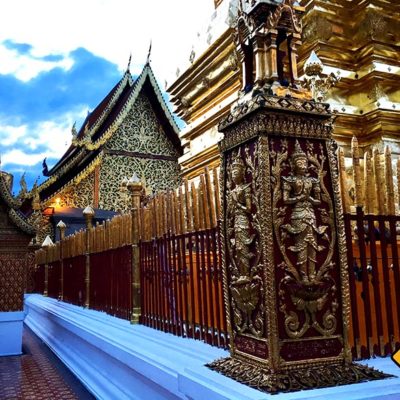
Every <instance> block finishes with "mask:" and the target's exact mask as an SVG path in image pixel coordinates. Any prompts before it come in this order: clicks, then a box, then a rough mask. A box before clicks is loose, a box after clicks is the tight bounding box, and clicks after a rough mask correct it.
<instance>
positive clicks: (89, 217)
mask: <svg viewBox="0 0 400 400" xmlns="http://www.w3.org/2000/svg"><path fill="white" fill-rule="evenodd" d="M82 214H83V216H84V217H85V221H86V235H85V236H86V254H85V255H86V270H85V292H86V293H85V308H89V306H90V231H91V229H92V221H93V217H94V214H95V213H94V210H93V208H92V207H91V206H87V207H86V208H85V209H84V210H83V212H82Z"/></svg>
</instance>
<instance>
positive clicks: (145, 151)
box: [20, 63, 182, 241]
mask: <svg viewBox="0 0 400 400" xmlns="http://www.w3.org/2000/svg"><path fill="white" fill-rule="evenodd" d="M72 135H73V139H72V144H71V146H70V147H69V148H68V150H67V151H66V152H65V154H64V155H63V156H62V157H61V159H60V160H59V161H58V162H57V163H56V165H54V166H53V167H52V168H51V169H48V168H47V165H46V163H45V162H44V171H43V173H44V175H45V176H47V177H48V179H47V180H46V181H45V182H43V183H42V184H41V185H39V186H37V185H34V187H33V189H32V190H31V191H30V192H29V193H22V194H20V196H21V197H24V198H25V208H26V209H28V210H29V208H30V207H31V208H32V209H33V211H34V212H33V213H32V214H31V216H30V220H31V221H32V223H34V224H35V225H36V226H38V227H39V229H38V231H39V232H38V235H39V238H38V240H39V241H42V240H43V239H44V237H45V236H46V235H47V234H50V236H52V237H54V236H55V229H54V227H55V225H56V224H57V222H58V221H59V220H60V219H61V217H65V218H69V217H71V216H72V215H73V214H74V213H75V214H76V212H74V211H73V210H74V209H77V208H78V209H83V208H85V207H86V206H87V205H92V206H93V207H94V208H95V209H101V210H111V211H123V210H126V209H127V208H128V206H129V204H130V203H129V199H128V197H127V196H126V183H127V180H128V179H129V178H130V177H132V176H133V175H134V174H136V176H137V177H138V179H140V180H142V182H143V184H144V186H145V187H146V190H147V191H148V192H150V193H151V192H152V191H159V190H166V189H170V188H174V187H176V186H177V185H178V183H179V166H178V157H179V156H181V155H182V149H181V145H180V140H179V137H178V127H177V125H176V123H175V121H174V118H173V116H172V114H171V112H170V111H169V109H168V107H167V105H166V103H165V101H164V99H163V97H162V94H161V91H160V89H159V87H158V84H157V82H156V79H155V77H154V75H153V72H152V69H151V67H150V64H149V63H146V65H145V66H144V68H143V70H142V72H141V74H140V75H139V76H138V77H137V78H136V79H135V80H134V79H133V78H132V76H131V74H130V71H129V68H128V69H127V71H126V72H125V73H124V75H123V77H122V78H121V80H120V81H119V82H118V83H117V84H116V85H115V87H114V88H113V89H112V90H111V91H110V93H108V94H107V96H106V97H105V98H104V99H103V101H101V103H100V104H99V105H98V106H97V107H96V108H95V109H94V110H93V111H92V112H91V113H90V114H89V115H88V116H87V118H86V120H85V121H84V123H83V125H82V127H81V129H80V130H79V131H77V130H76V128H75V126H74V127H73V128H72ZM124 184H125V187H124ZM64 214H65V215H64ZM60 215H61V217H60ZM104 218H107V215H104ZM104 218H103V219H104ZM49 221H50V222H52V223H49ZM82 222H83V221H82Z"/></svg>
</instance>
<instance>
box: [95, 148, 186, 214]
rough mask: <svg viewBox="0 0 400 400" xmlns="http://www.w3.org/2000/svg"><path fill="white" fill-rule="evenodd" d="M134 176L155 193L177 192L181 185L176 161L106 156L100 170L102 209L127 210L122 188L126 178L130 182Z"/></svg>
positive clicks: (100, 205)
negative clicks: (175, 189) (162, 191)
mask: <svg viewBox="0 0 400 400" xmlns="http://www.w3.org/2000/svg"><path fill="white" fill-rule="evenodd" d="M134 172H136V174H137V175H138V177H139V178H140V179H142V180H143V181H144V184H145V187H146V188H147V189H152V190H154V191H160V190H167V189H171V188H175V187H177V186H178V183H179V165H178V163H177V162H176V161H167V160H158V159H147V158H134V157H126V156H118V155H107V156H105V157H104V161H103V164H102V166H101V170H100V195H99V207H100V208H104V209H107V210H121V209H123V208H124V207H122V204H121V193H120V184H121V181H122V179H123V177H124V176H126V177H128V178H129V177H131V176H132V175H133V173H134Z"/></svg>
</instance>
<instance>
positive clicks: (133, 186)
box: [127, 173, 143, 324]
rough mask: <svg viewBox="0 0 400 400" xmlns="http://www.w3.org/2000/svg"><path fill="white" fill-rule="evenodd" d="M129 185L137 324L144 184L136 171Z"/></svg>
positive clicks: (135, 318) (134, 321) (136, 318)
mask: <svg viewBox="0 0 400 400" xmlns="http://www.w3.org/2000/svg"><path fill="white" fill-rule="evenodd" d="M127 187H128V189H129V191H130V193H131V198H132V203H131V204H132V208H131V213H132V316H131V323H132V324H137V323H139V321H140V315H141V300H140V297H141V294H140V253H139V239H140V235H139V232H140V214H139V210H140V201H141V196H142V189H143V185H142V182H141V181H140V179H139V178H138V176H137V175H136V173H134V174H133V176H132V178H131V179H129V181H128V184H127Z"/></svg>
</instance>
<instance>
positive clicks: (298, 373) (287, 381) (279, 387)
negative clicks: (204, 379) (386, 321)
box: [206, 357, 394, 393]
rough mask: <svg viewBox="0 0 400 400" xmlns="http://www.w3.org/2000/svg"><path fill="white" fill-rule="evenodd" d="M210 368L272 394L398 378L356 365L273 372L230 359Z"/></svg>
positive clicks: (220, 360)
mask: <svg viewBox="0 0 400 400" xmlns="http://www.w3.org/2000/svg"><path fill="white" fill-rule="evenodd" d="M206 366H207V367H208V368H210V369H212V370H214V371H217V372H219V373H220V374H222V375H225V376H227V377H229V378H232V379H234V380H235V381H238V382H240V383H243V384H245V385H247V386H250V387H253V388H255V389H257V390H261V391H263V392H268V393H278V392H296V391H298V390H306V389H316V388H325V387H331V386H340V385H349V384H352V383H359V382H366V381H373V380H377V379H385V378H392V377H394V376H393V375H389V374H386V373H384V372H381V371H379V370H376V369H374V368H370V367H367V366H365V365H360V364H356V363H351V364H336V365H335V364H329V365H317V366H310V367H304V366H302V367H300V368H296V369H294V368H293V369H290V370H287V371H280V372H278V373H272V372H271V371H270V370H268V369H267V368H265V367H264V368H262V367H259V366H257V365H254V364H250V363H248V362H246V361H243V360H239V359H237V358H232V357H227V358H221V359H219V360H215V361H213V362H212V363H210V364H207V365H206Z"/></svg>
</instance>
